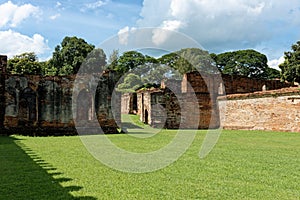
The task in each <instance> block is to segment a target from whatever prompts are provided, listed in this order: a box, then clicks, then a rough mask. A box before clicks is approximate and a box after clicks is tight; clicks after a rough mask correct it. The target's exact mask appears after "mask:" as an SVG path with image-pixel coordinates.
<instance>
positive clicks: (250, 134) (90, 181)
mask: <svg viewBox="0 0 300 200" xmlns="http://www.w3.org/2000/svg"><path fill="white" fill-rule="evenodd" d="M175 134H176V131H171V130H165V131H162V132H161V133H159V134H158V135H156V136H155V137H152V138H147V139H141V138H133V137H130V136H128V135H126V134H120V135H110V136H108V137H109V138H110V139H111V141H113V142H114V143H115V144H116V145H118V146H119V147H122V148H124V149H128V150H132V151H136V152H144V151H150V150H155V149H158V148H160V147H161V146H164V145H165V144H167V143H168V141H169V140H171V139H172V138H173V137H174V135H175ZM204 136H205V132H204V131H199V132H198V134H197V136H196V138H195V140H194V142H193V143H192V145H191V147H190V148H189V149H188V150H187V152H186V153H185V154H184V155H183V156H182V157H180V158H179V159H178V160H177V161H176V162H174V163H173V164H171V165H169V166H168V167H166V168H164V169H161V170H159V171H156V172H152V173H144V174H132V173H124V172H119V171H116V170H113V169H110V168H108V167H106V166H105V165H103V164H101V163H100V162H99V161H97V160H96V159H94V158H93V157H92V156H91V155H90V154H89V153H88V152H87V150H86V149H85V147H84V145H83V144H82V142H81V140H80V138H79V137H24V136H11V137H4V136H3V137H0V177H1V182H0V199H1V200H2V199H53V200H54V199H55V200H57V199H300V134H299V133H277V132H260V131H224V132H223V133H222V135H221V137H220V139H219V141H218V143H217V145H216V147H215V148H214V149H213V151H212V152H211V153H210V154H209V155H208V156H207V157H206V158H205V159H199V157H198V154H199V150H200V147H201V144H202V142H203V139H204Z"/></svg>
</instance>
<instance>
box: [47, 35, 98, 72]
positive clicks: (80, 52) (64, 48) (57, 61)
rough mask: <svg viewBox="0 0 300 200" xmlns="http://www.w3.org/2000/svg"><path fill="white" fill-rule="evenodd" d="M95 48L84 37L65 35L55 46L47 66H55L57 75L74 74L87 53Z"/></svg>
mask: <svg viewBox="0 0 300 200" xmlns="http://www.w3.org/2000/svg"><path fill="white" fill-rule="evenodd" d="M94 49H95V46H94V45H91V44H88V43H87V42H86V41H84V39H81V38H77V37H65V38H64V39H63V41H62V42H61V45H57V46H56V47H55V51H54V52H53V55H52V58H51V59H50V61H49V68H50V69H52V68H56V69H57V70H56V73H57V75H69V74H76V73H77V72H78V70H79V68H80V66H81V64H82V63H83V61H84V60H85V59H86V57H87V56H88V54H89V53H90V52H91V51H92V50H94Z"/></svg>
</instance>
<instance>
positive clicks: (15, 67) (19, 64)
mask: <svg viewBox="0 0 300 200" xmlns="http://www.w3.org/2000/svg"><path fill="white" fill-rule="evenodd" d="M42 66H43V65H42V64H41V63H40V62H39V61H38V58H37V56H36V54H35V53H33V52H29V53H23V54H20V55H16V56H14V57H13V58H11V59H9V60H8V63H7V72H8V73H11V74H33V75H37V74H41V72H42Z"/></svg>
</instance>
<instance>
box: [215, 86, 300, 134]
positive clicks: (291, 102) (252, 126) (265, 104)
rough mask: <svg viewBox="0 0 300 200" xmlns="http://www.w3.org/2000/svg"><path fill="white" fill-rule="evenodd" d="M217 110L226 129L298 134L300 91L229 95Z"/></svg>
mask: <svg viewBox="0 0 300 200" xmlns="http://www.w3.org/2000/svg"><path fill="white" fill-rule="evenodd" d="M219 107H220V115H221V125H222V126H223V127H224V128H225V129H239V130H243V129H244V130H269V131H288V132H300V90H299V88H290V89H282V90H276V91H267V92H257V93H251V94H244V95H229V96H227V100H226V98H221V99H219Z"/></svg>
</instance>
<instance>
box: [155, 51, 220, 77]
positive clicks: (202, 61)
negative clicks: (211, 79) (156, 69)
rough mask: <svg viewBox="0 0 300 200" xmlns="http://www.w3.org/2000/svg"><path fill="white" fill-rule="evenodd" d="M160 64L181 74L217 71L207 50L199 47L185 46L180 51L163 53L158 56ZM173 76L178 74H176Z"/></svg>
mask: <svg viewBox="0 0 300 200" xmlns="http://www.w3.org/2000/svg"><path fill="white" fill-rule="evenodd" d="M159 62H160V63H161V64H165V65H167V66H169V67H171V68H172V69H173V70H175V71H177V72H174V71H173V70H172V71H173V73H174V74H176V73H178V72H179V74H181V75H183V74H185V73H188V72H191V71H202V72H207V73H218V70H216V68H215V66H214V65H213V64H214V60H213V59H212V58H211V57H210V55H209V53H208V52H207V51H204V50H202V49H199V48H186V49H181V50H180V51H176V52H172V53H170V54H166V55H163V56H162V57H161V58H159ZM175 76H178V74H176V75H175Z"/></svg>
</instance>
